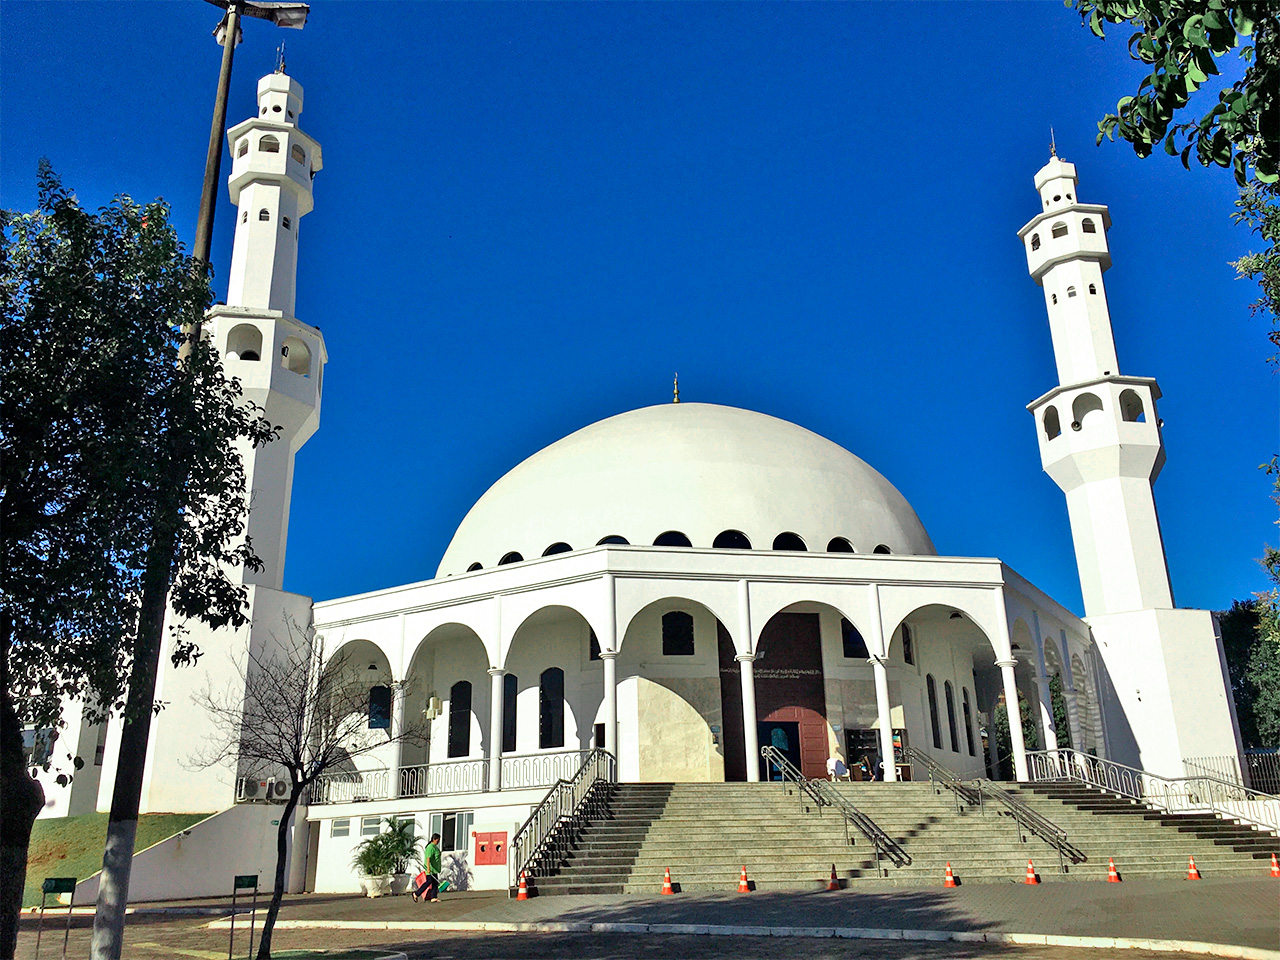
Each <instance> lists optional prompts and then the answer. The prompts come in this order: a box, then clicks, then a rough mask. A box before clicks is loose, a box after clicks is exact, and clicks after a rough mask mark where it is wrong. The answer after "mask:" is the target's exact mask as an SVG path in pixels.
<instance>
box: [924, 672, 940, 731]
mask: <svg viewBox="0 0 1280 960" xmlns="http://www.w3.org/2000/svg"><path fill="white" fill-rule="evenodd" d="M924 685H925V689H926V691H927V692H928V694H929V729H930V731H931V732H932V733H933V748H934V749H935V750H941V749H942V724H941V723H939V722H938V685H937V684H936V683H934V682H933V674H932V673H928V674H925V678H924Z"/></svg>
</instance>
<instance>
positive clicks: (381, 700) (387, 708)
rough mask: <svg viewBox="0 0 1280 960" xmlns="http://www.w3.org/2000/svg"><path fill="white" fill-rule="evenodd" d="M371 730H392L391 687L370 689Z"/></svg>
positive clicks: (380, 686)
mask: <svg viewBox="0 0 1280 960" xmlns="http://www.w3.org/2000/svg"><path fill="white" fill-rule="evenodd" d="M370 672H372V671H370ZM369 729H370V730H390V729H391V688H390V687H387V686H383V685H381V684H379V685H378V686H376V687H370V688H369Z"/></svg>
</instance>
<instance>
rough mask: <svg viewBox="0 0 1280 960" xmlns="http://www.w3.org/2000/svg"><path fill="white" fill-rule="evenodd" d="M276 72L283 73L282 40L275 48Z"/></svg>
mask: <svg viewBox="0 0 1280 960" xmlns="http://www.w3.org/2000/svg"><path fill="white" fill-rule="evenodd" d="M276 73H284V41H283V40H281V41H280V46H278V47H277V48H276Z"/></svg>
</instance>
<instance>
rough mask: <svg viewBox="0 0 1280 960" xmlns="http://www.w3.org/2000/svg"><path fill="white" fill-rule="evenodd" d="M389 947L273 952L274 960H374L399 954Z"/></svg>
mask: <svg viewBox="0 0 1280 960" xmlns="http://www.w3.org/2000/svg"><path fill="white" fill-rule="evenodd" d="M399 952H400V951H398V950H393V949H392V948H390V947H388V948H387V949H385V950H272V951H271V956H272V957H273V958H274V960H373V958H374V957H385V956H386V955H387V954H389V953H399Z"/></svg>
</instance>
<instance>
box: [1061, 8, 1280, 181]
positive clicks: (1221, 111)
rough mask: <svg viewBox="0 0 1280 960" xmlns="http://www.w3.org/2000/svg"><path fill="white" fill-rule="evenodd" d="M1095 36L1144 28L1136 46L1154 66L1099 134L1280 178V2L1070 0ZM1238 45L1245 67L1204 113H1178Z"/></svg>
mask: <svg viewBox="0 0 1280 960" xmlns="http://www.w3.org/2000/svg"><path fill="white" fill-rule="evenodd" d="M1066 4H1067V6H1070V7H1073V8H1074V9H1075V10H1076V12H1077V13H1079V14H1080V17H1081V20H1082V21H1083V22H1084V24H1085V25H1086V26H1088V27H1089V29H1090V30H1092V31H1093V33H1094V35H1096V36H1098V37H1103V36H1104V35H1105V31H1106V25H1107V24H1116V25H1119V24H1128V25H1130V26H1133V27H1135V28H1136V29H1135V31H1134V32H1133V33H1132V34H1131V36H1130V37H1129V55H1130V56H1131V57H1133V59H1135V60H1139V61H1141V62H1142V63H1144V64H1146V65H1147V66H1149V67H1150V68H1151V70H1150V73H1148V74H1147V76H1146V77H1145V78H1144V79H1143V80H1142V82H1141V83H1140V84H1139V86H1138V90H1137V92H1136V93H1135V94H1134V95H1132V96H1126V97H1122V98H1121V99H1120V102H1119V103H1118V104H1117V105H1116V112H1115V113H1112V114H1108V115H1107V116H1105V117H1104V118H1103V119H1102V120H1101V121H1100V122H1099V124H1098V142H1099V143H1101V142H1102V140H1103V138H1104V137H1107V138H1110V139H1112V140H1114V139H1115V138H1116V137H1117V136H1119V137H1120V138H1121V139H1123V140H1127V141H1128V142H1129V143H1131V144H1132V145H1133V149H1134V150H1135V151H1136V152H1137V154H1138V156H1140V157H1146V156H1149V155H1150V154H1151V152H1152V151H1153V150H1154V149H1155V148H1156V147H1157V146H1159V145H1160V144H1161V143H1163V145H1164V150H1165V152H1166V153H1168V154H1170V155H1171V156H1181V158H1182V163H1183V166H1186V167H1188V168H1189V167H1190V157H1191V154H1192V151H1193V150H1194V152H1195V156H1196V160H1197V161H1199V162H1200V163H1201V164H1202V165H1204V166H1210V165H1214V164H1216V165H1217V166H1220V167H1231V168H1233V170H1234V172H1235V177H1236V182H1237V183H1238V184H1239V185H1240V186H1241V187H1243V186H1244V185H1245V184H1246V183H1247V182H1248V181H1249V180H1250V179H1256V180H1257V181H1259V182H1261V183H1275V182H1276V181H1277V179H1280V139H1278V138H1277V135H1276V131H1277V129H1280V113H1278V111H1280V6H1277V4H1275V3H1274V2H1273V0H1234V2H1232V0H1066ZM1232 50H1236V51H1237V55H1238V56H1239V57H1240V59H1241V60H1242V61H1243V62H1244V63H1245V64H1246V66H1245V69H1244V75H1243V76H1242V77H1241V79H1240V80H1238V81H1236V82H1235V83H1233V84H1231V85H1230V86H1228V87H1225V88H1222V89H1219V90H1218V96H1217V102H1216V103H1214V104H1213V106H1212V107H1210V108H1209V109H1208V110H1207V111H1206V112H1205V113H1204V114H1203V115H1202V116H1201V117H1200V118H1199V119H1198V120H1191V121H1185V122H1182V123H1177V122H1175V120H1176V116H1177V113H1178V111H1179V110H1181V109H1183V108H1184V107H1186V106H1187V105H1188V104H1189V103H1190V101H1191V99H1192V97H1193V96H1194V95H1195V94H1196V92H1197V91H1198V90H1199V89H1200V87H1201V86H1202V85H1203V84H1205V83H1207V82H1208V80H1209V78H1210V77H1216V76H1218V75H1219V70H1218V65H1217V62H1216V61H1217V59H1218V58H1219V57H1222V56H1223V55H1224V54H1226V53H1228V52H1230V51H1232Z"/></svg>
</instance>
